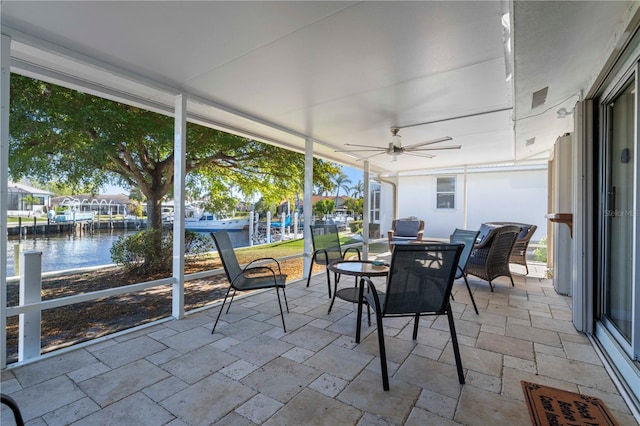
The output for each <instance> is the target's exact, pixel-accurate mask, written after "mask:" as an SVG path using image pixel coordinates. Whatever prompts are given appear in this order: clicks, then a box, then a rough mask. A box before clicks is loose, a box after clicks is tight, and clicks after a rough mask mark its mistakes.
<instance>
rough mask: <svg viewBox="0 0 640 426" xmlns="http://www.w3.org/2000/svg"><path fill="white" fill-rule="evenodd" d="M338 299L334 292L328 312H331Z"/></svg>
mask: <svg viewBox="0 0 640 426" xmlns="http://www.w3.org/2000/svg"><path fill="white" fill-rule="evenodd" d="M335 301H336V292H335V291H334V292H333V297H332V298H331V303H330V304H329V310H328V311H327V314H330V313H331V309H333V302H335Z"/></svg>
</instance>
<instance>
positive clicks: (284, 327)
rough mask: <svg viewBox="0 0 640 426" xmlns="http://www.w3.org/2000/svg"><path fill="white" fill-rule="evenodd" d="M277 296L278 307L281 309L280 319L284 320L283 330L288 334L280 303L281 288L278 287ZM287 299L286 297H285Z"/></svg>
mask: <svg viewBox="0 0 640 426" xmlns="http://www.w3.org/2000/svg"><path fill="white" fill-rule="evenodd" d="M282 291H283V292H284V289H282ZM276 295H277V296H278V306H279V307H280V318H282V328H283V329H284V332H285V333H286V332H287V326H286V325H284V314H283V313H282V303H281V302H280V288H279V287H278V286H276ZM285 298H286V296H285Z"/></svg>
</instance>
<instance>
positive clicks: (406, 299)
mask: <svg viewBox="0 0 640 426" xmlns="http://www.w3.org/2000/svg"><path fill="white" fill-rule="evenodd" d="M462 250H463V246H462V244H416V245H413V244H410V245H398V246H396V247H395V248H394V250H393V254H392V256H391V270H390V272H389V277H388V279H387V288H386V291H385V292H381V291H378V290H377V289H376V288H375V286H374V284H373V282H372V281H371V280H370V279H369V278H366V277H365V278H362V279H363V280H365V282H366V283H367V286H368V288H369V292H367V293H365V295H364V297H365V298H366V300H367V303H368V304H369V305H370V306H371V307H372V308H373V309H374V310H375V313H376V321H377V327H378V346H379V347H380V365H381V370H382V387H383V389H384V390H385V391H387V390H389V375H388V371H387V355H386V350H385V345H384V330H383V322H382V318H384V317H407V316H412V317H415V319H414V324H413V340H416V339H417V337H418V324H419V322H420V317H421V316H423V315H447V318H448V320H449V331H450V332H451V343H452V345H453V353H454V356H455V360H456V368H457V370H458V381H459V382H460V384H464V373H463V371H462V360H461V358H460V349H459V348H458V338H457V336H456V329H455V325H454V323H453V314H452V312H451V302H450V300H449V299H450V296H451V289H452V287H453V281H454V278H455V273H456V268H457V266H458V261H459V259H460V253H462Z"/></svg>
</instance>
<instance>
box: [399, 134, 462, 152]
mask: <svg viewBox="0 0 640 426" xmlns="http://www.w3.org/2000/svg"><path fill="white" fill-rule="evenodd" d="M452 139H453V138H452V137H451V136H444V137H442V138H438V139H431V140H428V141H425V142H420V143H414V144H413V145H407V146H405V147H404V149H407V148H409V149H411V148H417V147H419V146H426V145H433V144H434V143H440V142H446V141H450V140H452Z"/></svg>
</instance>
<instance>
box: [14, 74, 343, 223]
mask: <svg viewBox="0 0 640 426" xmlns="http://www.w3.org/2000/svg"><path fill="white" fill-rule="evenodd" d="M10 108H11V110H10V126H9V130H10V147H9V151H10V152H9V174H10V176H11V177H12V179H14V180H19V179H21V178H30V179H32V180H35V181H39V182H50V181H63V182H66V183H67V184H68V185H71V186H73V187H76V188H88V187H89V188H94V189H95V188H98V187H100V186H101V185H103V184H106V183H112V184H120V185H123V186H127V187H129V188H130V189H135V188H137V189H138V190H139V191H140V192H141V193H142V194H143V195H144V197H145V198H146V203H147V214H148V220H149V225H150V227H152V228H155V229H159V228H160V227H161V226H162V217H161V205H160V203H161V201H162V199H163V198H164V197H165V196H166V195H167V194H168V193H170V191H171V190H172V188H173V183H174V169H173V165H174V151H173V141H174V120H173V118H172V117H168V116H165V115H161V114H157V113H154V112H150V111H147V110H144V109H140V108H137V107H134V106H130V105H125V104H121V103H117V102H113V101H110V100H107V99H104V98H99V97H96V96H92V95H89V94H85V93H82V92H78V91H75V90H71V89H67V88H63V87H60V86H56V85H53V84H49V83H46V82H43V81H39V80H34V79H31V78H28V77H24V76H20V75H16V74H12V75H11V105H10ZM186 171H187V173H188V175H187V181H188V182H189V185H190V187H193V186H197V187H200V188H204V189H206V193H207V195H208V196H209V199H210V205H211V206H212V207H213V208H218V209H221V210H222V209H224V208H225V207H229V206H232V205H234V204H235V202H236V200H235V199H234V196H233V195H234V194H238V193H240V194H244V195H245V196H246V197H247V198H248V197H250V196H252V195H254V194H257V193H259V194H261V195H262V197H263V198H264V199H267V200H274V201H279V200H281V199H283V198H285V197H288V196H291V195H292V194H294V193H295V192H296V191H300V190H302V186H303V182H304V156H303V155H302V154H299V153H295V152H292V151H287V150H284V149H282V148H278V147H274V146H272V145H268V144H264V143H260V142H257V141H254V140H251V139H247V138H243V137H239V136H235V135H231V134H228V133H224V132H221V131H219V130H215V129H212V128H208V127H204V126H199V125H195V124H192V123H188V124H187V152H186ZM336 173H339V169H338V167H337V166H336V165H335V164H333V163H328V162H324V161H321V160H318V159H315V160H314V184H316V185H321V186H325V187H326V186H329V185H331V176H333V175H335V174H336ZM232 188H233V189H234V191H232V190H231V189H232Z"/></svg>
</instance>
